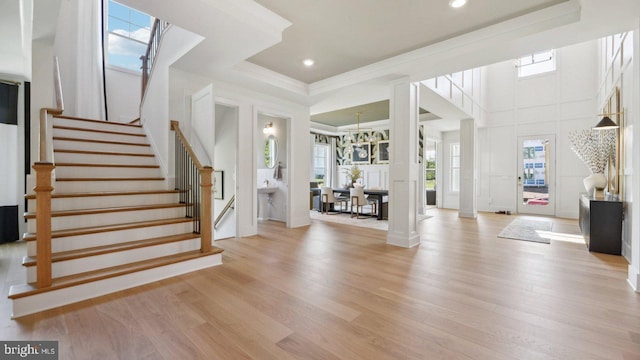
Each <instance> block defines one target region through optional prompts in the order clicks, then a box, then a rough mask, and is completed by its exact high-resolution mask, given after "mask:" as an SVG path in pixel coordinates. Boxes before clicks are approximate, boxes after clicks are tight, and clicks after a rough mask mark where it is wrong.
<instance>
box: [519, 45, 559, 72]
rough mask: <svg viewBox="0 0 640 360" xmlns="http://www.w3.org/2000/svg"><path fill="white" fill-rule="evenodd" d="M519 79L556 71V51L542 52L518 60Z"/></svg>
mask: <svg viewBox="0 0 640 360" xmlns="http://www.w3.org/2000/svg"><path fill="white" fill-rule="evenodd" d="M516 66H517V68H518V77H527V76H532V75H538V74H544V73H547V72H551V71H555V70H556V54H555V50H547V51H541V52H538V53H535V54H530V55H526V56H523V57H521V58H520V59H518V63H517V65H516Z"/></svg>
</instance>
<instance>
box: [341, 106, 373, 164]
mask: <svg viewBox="0 0 640 360" xmlns="http://www.w3.org/2000/svg"><path fill="white" fill-rule="evenodd" d="M360 115H362V112H357V113H356V120H357V123H356V124H357V125H356V131H355V132H353V130H351V129H349V135H348V136H347V139H348V140H349V142H350V145H355V146H349V147H348V148H347V154H348V155H350V154H351V153H352V152H354V151H355V152H356V153H357V154H358V156H359V157H361V158H365V157H367V155H369V153H368V152H367V149H366V148H365V147H364V146H363V145H364V144H365V142H366V141H369V142H374V141H377V138H376V136H375V135H374V134H373V132H372V133H371V135H370V136H366V134H364V133H361V130H372V129H364V128H363V129H361V128H360Z"/></svg>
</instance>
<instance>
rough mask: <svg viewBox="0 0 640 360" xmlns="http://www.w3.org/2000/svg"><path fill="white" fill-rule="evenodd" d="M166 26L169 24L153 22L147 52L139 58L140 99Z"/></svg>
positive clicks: (162, 21)
mask: <svg viewBox="0 0 640 360" xmlns="http://www.w3.org/2000/svg"><path fill="white" fill-rule="evenodd" d="M168 26H169V23H168V22H166V21H164V20H160V19H156V20H155V21H154V22H153V27H152V28H151V36H150V37H149V43H148V44H147V51H145V53H144V55H143V56H141V57H140V60H142V96H141V98H144V93H145V91H147V84H148V83H149V76H151V69H153V64H154V63H155V61H156V57H157V55H158V49H159V48H160V40H162V34H163V33H164V31H165V30H166V29H167V27H168Z"/></svg>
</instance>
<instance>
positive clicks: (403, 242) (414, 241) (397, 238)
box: [387, 233, 420, 248]
mask: <svg viewBox="0 0 640 360" xmlns="http://www.w3.org/2000/svg"><path fill="white" fill-rule="evenodd" d="M387 244H389V245H394V246H399V247H403V248H412V247H414V246H416V245H420V234H417V233H414V234H411V235H409V236H408V237H407V236H404V235H400V234H391V233H389V234H388V235H387Z"/></svg>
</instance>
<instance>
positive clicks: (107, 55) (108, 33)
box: [103, 0, 155, 75]
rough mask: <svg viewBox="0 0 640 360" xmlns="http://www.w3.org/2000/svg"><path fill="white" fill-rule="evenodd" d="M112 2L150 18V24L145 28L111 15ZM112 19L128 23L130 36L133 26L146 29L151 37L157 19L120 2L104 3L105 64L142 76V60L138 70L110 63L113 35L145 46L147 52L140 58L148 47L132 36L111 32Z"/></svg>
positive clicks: (112, 0)
mask: <svg viewBox="0 0 640 360" xmlns="http://www.w3.org/2000/svg"><path fill="white" fill-rule="evenodd" d="M112 2H113V3H116V4H117V5H119V6H122V7H125V8H127V9H129V10H130V11H135V12H137V13H140V14H143V15H146V16H148V17H149V24H147V25H146V26H144V27H143V26H141V25H140V24H137V23H135V22H132V21H127V20H125V19H122V18H120V17H117V16H112V15H110V13H109V10H110V8H109V6H110V4H111V3H112ZM111 18H113V19H116V20H118V21H121V22H123V23H127V24H128V26H129V34H131V26H134V27H135V28H145V29H147V30H148V31H149V37H150V36H151V28H152V24H153V21H154V20H155V18H154V17H153V16H151V15H149V14H146V13H144V12H142V11H140V10H137V9H134V8H132V7H130V6H127V5H124V4H122V3H120V2H118V1H115V0H107V1H105V2H104V8H103V28H104V35H103V47H104V63H105V67H107V68H109V69H113V70H118V71H121V72H126V73H130V74H134V75H141V74H142V61H141V60H140V61H139V67H138V68H137V69H132V68H130V67H125V66H121V65H118V64H116V63H113V62H110V58H111V56H110V55H112V54H110V42H109V37H110V36H111V35H113V36H117V37H119V38H121V39H123V40H124V41H132V42H134V43H137V44H139V45H143V46H144V48H145V50H144V51H143V53H141V54H140V56H144V55H145V52H146V48H147V46H148V41H147V42H146V43H145V42H144V41H141V40H138V39H136V38H133V37H131V36H126V35H123V34H119V33H116V32H113V31H110V30H109V21H110V19H111Z"/></svg>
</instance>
